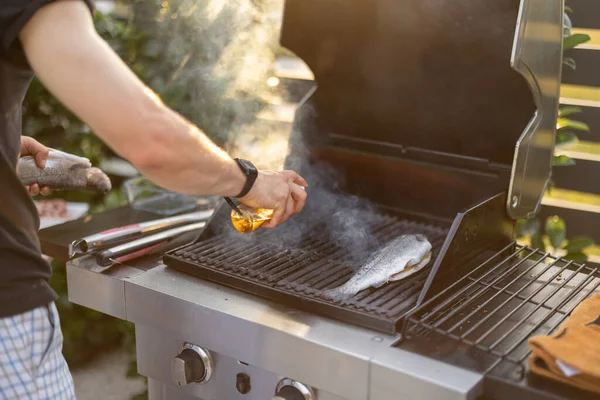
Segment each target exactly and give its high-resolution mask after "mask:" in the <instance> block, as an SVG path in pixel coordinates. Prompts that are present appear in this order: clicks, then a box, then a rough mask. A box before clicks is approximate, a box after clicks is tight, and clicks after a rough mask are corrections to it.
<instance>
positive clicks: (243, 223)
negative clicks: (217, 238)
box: [231, 204, 274, 233]
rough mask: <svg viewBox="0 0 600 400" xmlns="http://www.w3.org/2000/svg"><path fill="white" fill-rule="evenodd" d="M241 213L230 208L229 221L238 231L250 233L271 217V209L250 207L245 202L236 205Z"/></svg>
mask: <svg viewBox="0 0 600 400" xmlns="http://www.w3.org/2000/svg"><path fill="white" fill-rule="evenodd" d="M237 208H238V210H240V212H241V215H240V214H239V213H238V212H237V211H235V210H231V223H232V224H233V227H234V228H235V229H236V230H237V231H238V232H240V233H251V232H254V231H255V230H257V229H258V228H260V226H261V225H262V224H264V223H265V222H266V221H268V220H270V219H271V218H272V217H273V211H274V210H269V209H266V208H252V207H248V206H247V205H245V204H240V205H238V206H237Z"/></svg>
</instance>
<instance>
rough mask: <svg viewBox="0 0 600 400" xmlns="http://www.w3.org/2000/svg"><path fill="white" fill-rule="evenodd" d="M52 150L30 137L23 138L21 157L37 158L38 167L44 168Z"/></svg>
mask: <svg viewBox="0 0 600 400" xmlns="http://www.w3.org/2000/svg"><path fill="white" fill-rule="evenodd" d="M49 153H50V149H49V148H48V147H46V146H44V145H43V144H41V143H40V142H38V141H37V140H35V139H33V138H32V137H29V136H23V137H22V138H21V157H22V156H28V155H32V156H34V158H35V163H36V164H37V166H38V167H40V168H44V167H45V166H46V159H47V158H48V154H49Z"/></svg>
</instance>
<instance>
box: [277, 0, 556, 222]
mask: <svg viewBox="0 0 600 400" xmlns="http://www.w3.org/2000/svg"><path fill="white" fill-rule="evenodd" d="M541 1H542V0H522V1H521V2H519V1H518V0H500V1H494V2H489V1H475V0H460V1H456V0H453V1H439V0H405V1H397V0H368V1H364V0H360V1H359V0H346V1H343V2H342V1H340V0H287V1H286V5H285V13H284V14H285V15H284V22H283V26H282V39H281V43H282V46H284V47H286V48H288V49H290V50H291V51H293V52H295V53H296V54H297V55H298V56H299V57H300V58H302V59H303V60H304V62H305V63H306V64H307V65H308V66H309V67H310V68H311V69H312V71H313V73H314V76H315V80H316V82H317V87H318V88H317V90H316V91H315V92H314V93H313V94H312V96H311V97H310V98H309V99H308V100H307V101H306V102H305V103H304V105H303V106H302V107H300V109H299V110H298V112H297V119H296V122H297V125H300V126H299V127H300V128H302V129H297V130H296V131H301V132H302V133H301V136H302V137H303V139H304V141H305V144H306V143H308V144H310V145H320V146H335V147H338V146H339V147H346V148H352V149H358V150H361V151H374V152H378V151H380V150H377V149H378V146H385V147H388V148H389V147H395V148H396V149H398V152H397V155H398V156H399V157H401V158H407V159H417V160H419V159H420V160H423V159H427V160H428V161H429V160H431V155H432V154H431V153H437V154H440V153H444V155H446V157H439V158H438V160H439V161H437V162H438V163H440V164H445V165H450V166H453V164H457V165H459V166H464V162H465V159H471V160H472V162H473V164H474V166H476V167H477V169H480V168H481V165H482V163H483V165H487V168H488V169H489V170H491V171H494V170H498V169H499V168H500V169H505V170H507V169H510V168H512V176H511V180H510V183H509V182H507V184H506V186H507V189H508V188H509V187H510V194H511V195H510V197H509V202H508V203H509V214H510V215H511V216H513V217H515V218H517V217H522V216H526V215H528V214H530V213H531V212H536V211H537V207H538V206H539V203H540V200H541V196H542V193H543V192H544V190H545V186H546V184H547V182H548V180H549V176H550V170H551V160H552V150H553V146H554V130H555V124H556V114H557V107H558V93H559V82H560V71H561V62H562V52H561V50H562V20H563V19H562V11H563V6H562V1H559V0H552V1H546V0H544V2H543V4H542V3H541ZM538 3H539V4H538ZM308 110H310V113H308V112H307V111H308ZM300 119H301V120H302V123H301V124H298V120H300ZM307 122H309V124H307ZM307 127H310V129H307ZM515 147H517V151H515ZM367 148H368V150H365V149H367ZM379 149H381V147H379ZM440 155H441V154H440ZM526 185H527V186H528V193H527V194H525V193H524V190H523V189H524V187H525V186H526Z"/></svg>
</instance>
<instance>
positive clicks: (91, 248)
mask: <svg viewBox="0 0 600 400" xmlns="http://www.w3.org/2000/svg"><path fill="white" fill-rule="evenodd" d="M213 212H214V210H212V209H211V210H204V211H196V212H192V213H187V214H182V215H177V216H174V217H167V218H161V219H157V220H153V221H148V222H141V223H138V224H132V225H127V226H122V227H119V228H114V229H109V230H107V231H104V232H100V233H96V234H94V235H90V236H86V237H84V238H82V239H78V240H75V241H73V242H72V243H71V244H70V245H69V258H71V259H72V258H74V257H76V256H80V255H85V254H89V253H93V252H95V251H98V250H103V249H108V248H111V247H114V246H118V245H120V244H123V243H126V242H128V241H131V240H136V239H140V238H142V237H144V236H148V235H152V234H155V233H158V232H161V231H163V230H166V229H171V228H175V227H178V226H181V225H185V224H189V223H196V222H200V221H206V220H208V219H209V218H210V217H211V215H212V214H213Z"/></svg>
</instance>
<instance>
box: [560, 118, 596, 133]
mask: <svg viewBox="0 0 600 400" xmlns="http://www.w3.org/2000/svg"><path fill="white" fill-rule="evenodd" d="M556 129H574V130H577V131H583V132H589V131H590V126H589V125H588V124H586V123H585V122H581V121H575V120H572V119H568V118H558V120H557V121H556Z"/></svg>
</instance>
